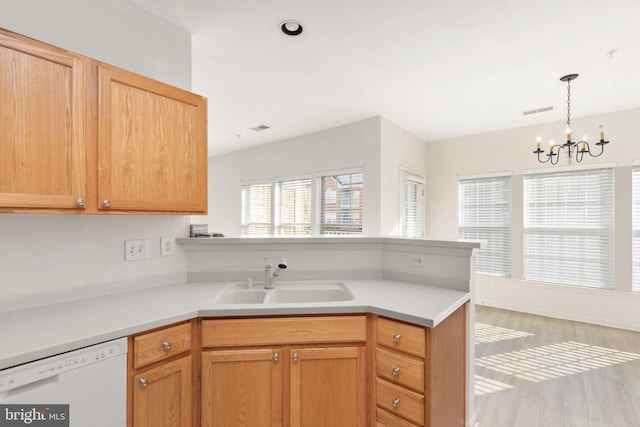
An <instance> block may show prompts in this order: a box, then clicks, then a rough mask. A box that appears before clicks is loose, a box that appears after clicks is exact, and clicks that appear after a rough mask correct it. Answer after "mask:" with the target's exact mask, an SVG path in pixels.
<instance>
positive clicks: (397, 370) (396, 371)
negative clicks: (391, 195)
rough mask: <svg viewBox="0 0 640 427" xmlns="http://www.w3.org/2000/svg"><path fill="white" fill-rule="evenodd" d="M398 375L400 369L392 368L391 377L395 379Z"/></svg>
mask: <svg viewBox="0 0 640 427" xmlns="http://www.w3.org/2000/svg"><path fill="white" fill-rule="evenodd" d="M399 375H400V368H393V376H394V377H397V376H399Z"/></svg>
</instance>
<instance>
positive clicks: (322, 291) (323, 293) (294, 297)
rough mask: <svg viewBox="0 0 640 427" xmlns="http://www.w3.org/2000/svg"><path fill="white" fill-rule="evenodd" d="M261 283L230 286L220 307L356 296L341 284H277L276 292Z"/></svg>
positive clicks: (320, 301) (347, 298)
mask: <svg viewBox="0 0 640 427" xmlns="http://www.w3.org/2000/svg"><path fill="white" fill-rule="evenodd" d="M262 286H264V285H263V284H262V283H260V282H256V283H254V284H252V285H250V284H248V283H245V282H242V283H234V284H232V285H229V286H228V287H227V288H226V289H225V290H224V291H223V292H222V293H221V294H220V296H218V298H216V303H218V304H296V303H297V304H303V303H322V302H335V301H350V300H352V299H353V294H352V293H351V291H349V288H347V286H346V285H345V284H344V283H342V282H334V281H300V282H287V281H282V282H277V283H276V284H275V286H274V288H273V289H263V288H262Z"/></svg>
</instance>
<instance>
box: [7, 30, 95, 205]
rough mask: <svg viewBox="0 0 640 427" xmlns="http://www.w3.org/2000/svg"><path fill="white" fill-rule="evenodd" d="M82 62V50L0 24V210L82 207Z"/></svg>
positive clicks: (83, 146) (83, 188)
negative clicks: (20, 33)
mask: <svg viewBox="0 0 640 427" xmlns="http://www.w3.org/2000/svg"><path fill="white" fill-rule="evenodd" d="M84 67H85V59H84V58H83V57H81V56H80V55H75V54H73V53H70V52H67V51H64V50H61V49H57V48H55V47H52V46H48V45H46V44H44V43H39V42H36V41H33V40H30V39H28V38H26V37H21V36H17V35H15V34H13V33H10V32H5V31H1V30H0V211H15V210H16V208H23V209H31V210H34V211H37V210H38V209H48V210H59V211H65V210H72V211H74V212H78V211H80V212H82V211H83V209H84V207H85V205H86V200H85V199H86V197H87V196H86V150H85V140H84V135H83V129H84V109H85V104H84V100H85V87H84ZM79 200H81V201H79Z"/></svg>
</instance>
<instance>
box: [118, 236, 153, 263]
mask: <svg viewBox="0 0 640 427" xmlns="http://www.w3.org/2000/svg"><path fill="white" fill-rule="evenodd" d="M143 259H149V241H148V240H147V239H140V240H125V241H124V260H125V261H140V260H143Z"/></svg>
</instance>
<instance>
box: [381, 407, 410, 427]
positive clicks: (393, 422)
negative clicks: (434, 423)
mask: <svg viewBox="0 0 640 427" xmlns="http://www.w3.org/2000/svg"><path fill="white" fill-rule="evenodd" d="M376 427H417V426H416V425H415V424H413V423H410V422H409V421H406V420H403V419H402V418H398V417H396V416H395V415H393V414H390V413H388V412H387V411H385V410H383V409H380V408H376Z"/></svg>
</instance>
